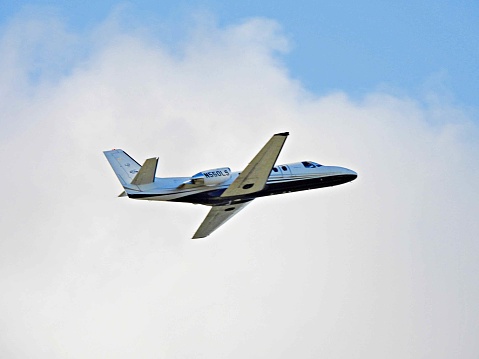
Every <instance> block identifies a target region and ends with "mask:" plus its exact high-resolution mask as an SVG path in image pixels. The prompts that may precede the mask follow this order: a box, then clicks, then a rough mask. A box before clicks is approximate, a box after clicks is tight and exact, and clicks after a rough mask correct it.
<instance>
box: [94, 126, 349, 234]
mask: <svg viewBox="0 0 479 359" xmlns="http://www.w3.org/2000/svg"><path fill="white" fill-rule="evenodd" d="M288 136H289V132H283V133H277V134H275V135H273V137H271V139H270V140H269V141H268V142H267V143H266V144H265V145H264V147H263V148H262V149H261V151H259V152H258V154H257V155H256V156H255V157H254V158H253V159H252V160H251V162H250V163H249V164H248V166H246V168H245V169H244V170H243V171H241V172H232V171H231V169H230V168H229V167H222V168H215V169H211V170H206V171H201V172H198V173H197V174H195V175H193V176H191V177H169V178H159V177H155V174H156V168H157V165H158V157H154V158H149V159H147V160H146V161H145V163H144V164H143V166H140V164H139V163H138V162H136V161H135V160H134V159H133V158H132V157H130V156H129V155H128V154H127V153H126V152H125V151H123V150H120V149H113V150H111V151H104V152H103V153H104V154H105V156H106V158H107V160H108V162H109V163H110V165H111V167H112V168H113V171H114V172H115V174H116V175H117V177H118V179H119V180H120V183H121V184H122V186H123V188H124V191H123V192H122V193H121V194H120V195H119V196H118V197H126V196H128V197H129V198H132V199H139V200H149V201H171V202H186V203H193V204H202V205H206V206H211V209H210V211H209V213H208V215H207V216H206V218H205V219H204V220H203V222H202V223H201V225H200V226H199V228H198V230H197V231H196V233H195V234H194V235H193V239H199V238H204V237H207V236H208V235H210V234H211V233H213V232H214V231H215V230H216V229H218V228H219V227H220V226H221V225H223V224H224V223H225V222H226V221H228V220H229V219H231V218H232V217H233V216H234V215H235V214H237V213H238V212H239V211H241V210H242V209H243V208H244V207H246V205H248V204H249V203H251V202H252V201H253V200H254V199H256V198H258V197H264V196H270V195H276V194H282V193H289V192H296V191H304V190H309V189H314V188H322V187H330V186H337V185H340V184H343V183H347V182H351V181H353V180H355V179H356V177H357V176H358V174H357V173H356V172H354V171H352V170H350V169H347V168H343V167H336V166H323V165H320V164H318V163H316V162H312V161H302V162H297V163H290V164H285V165H276V166H275V163H276V160H277V158H278V156H279V153H280V152H281V149H282V148H283V145H284V142H285V141H286V138H287V137H288Z"/></svg>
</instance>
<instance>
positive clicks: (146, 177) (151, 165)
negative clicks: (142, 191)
mask: <svg viewBox="0 0 479 359" xmlns="http://www.w3.org/2000/svg"><path fill="white" fill-rule="evenodd" d="M157 165H158V157H154V158H148V159H147V160H146V161H145V163H144V164H143V166H141V168H140V170H139V171H138V173H137V174H136V176H135V178H133V180H132V181H131V184H134V185H137V186H139V185H143V184H149V183H153V182H154V181H155V173H156V166H157Z"/></svg>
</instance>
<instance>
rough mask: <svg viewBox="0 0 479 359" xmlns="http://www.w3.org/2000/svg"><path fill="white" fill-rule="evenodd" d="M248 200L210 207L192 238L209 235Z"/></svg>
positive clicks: (243, 206) (244, 205)
mask: <svg viewBox="0 0 479 359" xmlns="http://www.w3.org/2000/svg"><path fill="white" fill-rule="evenodd" d="M250 202H251V201H248V202H243V203H238V204H231V205H225V206H214V207H211V209H210V211H209V212H208V215H207V216H206V218H205V219H204V220H203V223H201V225H200V227H199V228H198V230H197V231H196V233H195V235H194V236H193V239H199V238H204V237H206V236H209V235H210V234H211V233H213V232H214V231H215V230H216V229H218V228H219V227H220V226H221V225H223V224H224V223H225V222H226V221H228V220H229V219H230V218H231V217H233V216H234V215H235V214H236V213H238V212H239V211H241V210H242V209H243V208H245V207H246V205H247V204H248V203H250Z"/></svg>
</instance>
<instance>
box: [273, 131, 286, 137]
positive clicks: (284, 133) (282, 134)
mask: <svg viewBox="0 0 479 359" xmlns="http://www.w3.org/2000/svg"><path fill="white" fill-rule="evenodd" d="M275 136H285V137H286V136H289V132H280V133H275Z"/></svg>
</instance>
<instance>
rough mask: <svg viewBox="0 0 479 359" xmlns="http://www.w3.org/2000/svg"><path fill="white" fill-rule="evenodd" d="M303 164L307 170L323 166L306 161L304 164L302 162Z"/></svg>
mask: <svg viewBox="0 0 479 359" xmlns="http://www.w3.org/2000/svg"><path fill="white" fill-rule="evenodd" d="M301 163H302V164H303V166H304V167H306V168H315V167H321V165H320V164H319V163H316V162H310V161H304V162H301Z"/></svg>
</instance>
